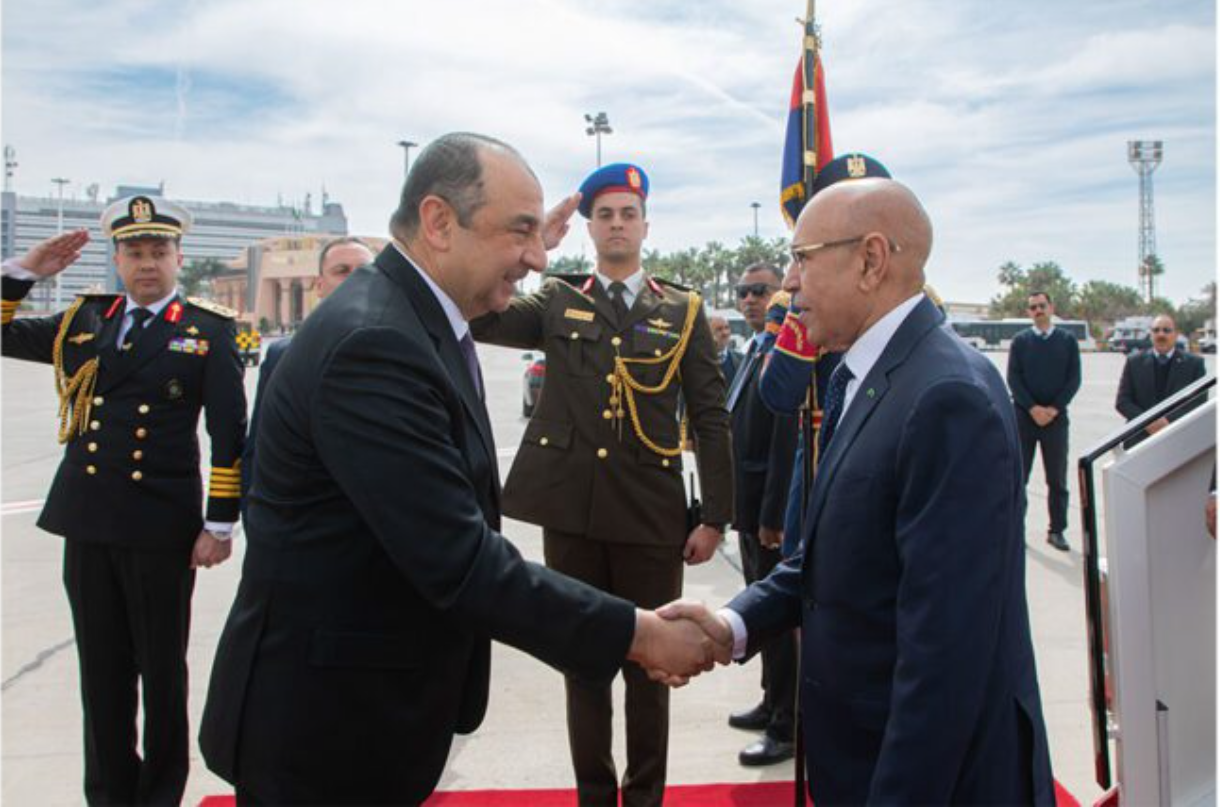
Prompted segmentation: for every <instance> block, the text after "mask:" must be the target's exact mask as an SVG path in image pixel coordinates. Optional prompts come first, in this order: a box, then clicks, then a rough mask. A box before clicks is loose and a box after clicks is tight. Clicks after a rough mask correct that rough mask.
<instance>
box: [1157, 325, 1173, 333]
mask: <svg viewBox="0 0 1220 808" xmlns="http://www.w3.org/2000/svg"><path fill="white" fill-rule="evenodd" d="M1152 333H1153V334H1172V333H1173V329H1172V328H1165V327H1164V326H1161V327H1158V328H1154V329H1152Z"/></svg>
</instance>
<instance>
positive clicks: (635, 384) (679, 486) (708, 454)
mask: <svg viewBox="0 0 1220 808" xmlns="http://www.w3.org/2000/svg"><path fill="white" fill-rule="evenodd" d="M580 193H581V197H580V204H579V210H580V212H581V213H582V214H583V215H584V216H585V217H586V218H588V219H589V234H590V236H591V237H592V239H593V242H594V244H595V245H596V247H597V268H596V271H595V272H594V273H593V274H591V275H567V276H556V277H552V278H550V279H548V280H547V281H546V282H545V283H544V284H543V286H542V288H541V290H540V291H538V292H537V293H535V294H532V295H529V296H526V297H520V298H517V299H515V300H513V302H512V304H511V305H510V306H509V308H508V310H507V311H505V312H504V313H502V314H492V315H488V316H486V317H484V318H482V319H480V320H476V321H475V322H473V323H472V324H471V326H472V330H473V332H474V334H475V338H476V339H479V340H483V341H486V342H492V343H495V344H498V345H506V346H512V347H516V348H522V349H531V350H544V351H545V352H546V357H547V380H546V387H545V389H544V392H543V394H542V397H541V400H540V401H539V403H538V406H537V409H536V410H535V412H534V417H533V419H532V420H531V421H530V423H529V426H528V427H527V428H526V432H525V437H524V440H523V441H522V443H521V447H520V449H519V450H518V452H517V457H516V461H515V462H514V463H513V467H512V471H511V473H510V474H509V477H508V481H507V483H506V484H505V488H504V513H505V515H506V516H510V517H512V518H514V519H520V520H522V521H526V522H532V523H534V524H537V525H541V526H542V527H543V543H544V551H545V554H546V562H547V564H548V566H550V567H552V568H553V569H556V570H559V571H560V572H563V573H566V574H568V575H571V576H573V577H575V578H578V579H580V580H582V581H585V582H587V583H590V584H592V585H594V586H597V587H599V588H600V589H602V590H604V591H607V592H611V593H613V594H615V595H619V596H621V597H624V598H627V599H629V600H632V601H634V602H635V603H636V605H638V606H640V607H642V608H646V609H651V608H655V607H658V606H661V605H662V604H665V603H668V602H669V601H671V600H673V599H675V598H677V597H680V596H681V594H682V570H683V567H682V564H683V561H684V560H685V561H686V563H689V564H698V563H702V562H704V561H706V560H708V559H709V558H711V556H712V554H713V553H714V552H715V549H716V547H717V545H719V543H720V542H721V540H722V539H723V532H724V525H725V523H727V522H728V521H729V520H730V519H731V518H732V515H733V514H732V511H733V493H732V474H733V469H732V458H731V449H730V444H729V435H728V416H727V413H726V411H725V406H724V400H725V382H724V377H723V375H722V374H721V372H720V366H719V363H718V362H717V359H716V348H715V345H714V344H713V341H712V335H711V330H710V329H709V327H708V324H707V318H706V316H705V314H704V310H703V305H702V301H701V300H700V298H699V295H698V294H696V293H694V292H691V291H688V290H686V289H683V288H682V287H680V286H677V285H676V284H672V283H669V282H667V281H663V280H660V279H656V278H651V277H648V276H646V275H645V274H644V272H643V270H642V268H641V264H640V250H641V245H642V243H643V240H644V237H645V236H646V235H647V232H648V223H647V221H646V218H645V200H646V198H647V195H648V179H647V177H646V176H645V174H644V172H643V171H642V170H640V168H639V167H638V166H634V165H628V164H616V165H611V166H606V167H604V168H602V169H599V170H598V171H597V172H595V173H594V174H592V175H591V176H590V177H589V178H588V179H587V180H585V182H584V184H583V185H582V186H581V189H580ZM679 393H680V394H681V395H682V397H683V398H684V399H685V402H686V418H685V419H680V418H679V415H678V398H679ZM687 421H689V424H690V427H692V431H693V435H694V438H695V445H696V446H697V447H698V452H697V455H698V461H699V478H700V482H701V490H702V492H703V496H704V501H703V507H702V515H701V520H700V523H698V524H693V523H691V524H688V511H687V499H686V494H685V489H684V486H683V480H682V451H681V447H682V445H683V443H684V438H685V436H686V432H687V423H686V422H687ZM623 675H624V678H625V680H626V686H627V706H626V717H627V769H626V772H625V774H624V777H623V781H622V804H623V805H660V804H661V799H662V796H663V794H664V790H665V770H666V758H667V752H668V737H669V692H668V689H667V688H666V687H664V686H662V685H660V684H657V683H654V682H652V681H650V680H649V678H648V676H647V674H646V672H645V671H643V670H641V669H640V668H639V667H638V666H636V665H635V664H634V663H628V664H627V665H626V666H625V667H624V670H623ZM567 706H568V735H569V742H570V745H571V752H572V761H573V765H574V768H575V771H576V780H577V791H578V795H579V797H580V803H581V804H582V805H616V804H618V789H619V783H618V777H617V774H616V770H615V765H614V759H613V757H612V755H611V715H612V710H613V708H612V705H611V698H610V686H609V685H606V686H604V687H591V686H589V685H587V684H585V683H582V682H580V681H577V680H575V679H572V678H569V679H568V680H567Z"/></svg>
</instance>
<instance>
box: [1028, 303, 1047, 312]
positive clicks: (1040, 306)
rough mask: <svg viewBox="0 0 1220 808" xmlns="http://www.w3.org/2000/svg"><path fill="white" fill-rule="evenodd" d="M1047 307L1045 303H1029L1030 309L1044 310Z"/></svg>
mask: <svg viewBox="0 0 1220 808" xmlns="http://www.w3.org/2000/svg"><path fill="white" fill-rule="evenodd" d="M1045 308H1046V304H1045V303H1030V304H1029V310H1030V311H1042V310H1043V309H1045Z"/></svg>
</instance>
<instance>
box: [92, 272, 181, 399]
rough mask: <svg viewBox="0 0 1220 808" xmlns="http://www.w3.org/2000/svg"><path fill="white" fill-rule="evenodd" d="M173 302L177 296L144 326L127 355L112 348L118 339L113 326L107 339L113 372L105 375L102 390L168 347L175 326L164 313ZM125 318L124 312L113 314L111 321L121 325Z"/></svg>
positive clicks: (128, 374) (116, 328)
mask: <svg viewBox="0 0 1220 808" xmlns="http://www.w3.org/2000/svg"><path fill="white" fill-rule="evenodd" d="M175 300H178V296H177V295H175V296H174V298H173V300H171V301H170V302H169V303H167V304H166V306H165V308H164V309H162V310H161V312H160V313H159V314H157V316H156V317H153V318H152V319H151V320H149V321H148V325H146V326H144V333H142V334H141V335H140V338H139V340H138V341H137V343H136V345H135V347H134V348H132V349H131V351H130V352H128V353H124V352H122V351H119V350H117V349H116V348H115V347H114V343H115V340H116V339H117V338H118V325H117V324H116V325H115V326H114V330H113V331H112V333H111V334H110V335H109V337H108V338H107V342H108V343H109V345H108V347H109V349H110V350H112V351H114V354H113V356H112V357H111V364H110V366H111V369H112V371H113V372H112V373H109V374H107V378H106V379H105V380H104V381H103V384H102V386H103V387H104V389H107V390H108V389H110V388H112V387H114V386H115V385H116V384H118V383H119V382H121V381H123V379H126V378H127V377H128V376H130V375H131V374H132V373H134V372H135V371H137V370H139V369H140V368H142V367H144V366H145V365H146V364H148V363H149V362H150V361H152V359H153V358H154V357H156V356H159V355H160V354H161V353H163V352H164V351H165V350H166V349H167V348H168V347H169V337H170V334H172V333H173V332H174V330H175V329H176V328H177V325H175V324H174V323H171V322H169V321H168V320H166V319H165V312H166V311H167V310H168V309H169V307H170V306H172V305H173V303H174V301H175ZM125 316H126V313H125V312H122V313H120V312H115V315H114V317H112V318H111V321H113V322H116V323H122V321H123V318H124V317H125ZM127 336H128V337H129V338H130V337H131V336H132V334H131V332H128V335H127Z"/></svg>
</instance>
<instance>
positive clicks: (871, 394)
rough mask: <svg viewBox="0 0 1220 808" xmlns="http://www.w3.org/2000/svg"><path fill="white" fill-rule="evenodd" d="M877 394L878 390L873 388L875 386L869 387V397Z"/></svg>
mask: <svg viewBox="0 0 1220 808" xmlns="http://www.w3.org/2000/svg"><path fill="white" fill-rule="evenodd" d="M876 395H877V391H876V390H874V389H873V388H871V387H870V388H868V397H869V398H873V397H874V396H876Z"/></svg>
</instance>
